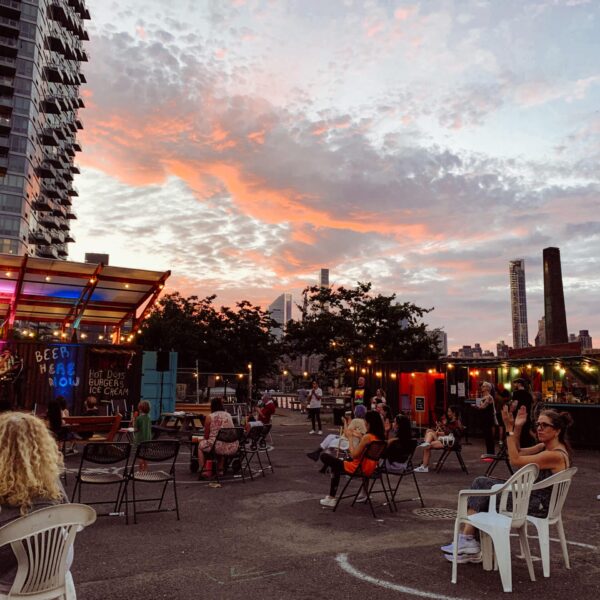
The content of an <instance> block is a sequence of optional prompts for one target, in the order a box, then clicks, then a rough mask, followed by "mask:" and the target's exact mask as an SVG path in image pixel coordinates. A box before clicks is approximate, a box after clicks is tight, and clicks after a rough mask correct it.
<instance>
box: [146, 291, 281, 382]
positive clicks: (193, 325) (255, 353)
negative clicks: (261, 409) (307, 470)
mask: <svg viewBox="0 0 600 600" xmlns="http://www.w3.org/2000/svg"><path fill="white" fill-rule="evenodd" d="M215 298H216V296H214V295H212V296H207V297H206V298H202V299H200V298H198V297H197V296H190V297H188V298H185V297H183V296H182V295H181V294H179V293H177V292H175V293H173V294H167V295H165V296H164V297H163V298H161V299H160V300H159V302H158V303H157V305H156V307H155V308H154V309H153V310H152V312H151V313H150V316H149V318H148V319H147V320H146V321H145V322H144V325H143V327H142V329H141V336H140V340H139V343H140V344H141V345H142V346H143V347H144V348H145V349H147V350H160V349H162V350H174V351H176V352H177V353H178V355H179V365H180V366H181V367H194V366H195V365H196V360H197V361H198V366H199V370H200V371H205V372H214V373H219V372H221V373H224V372H228V373H239V372H243V373H246V372H247V371H248V363H249V362H251V363H252V371H253V376H254V379H255V381H260V379H261V378H263V377H265V376H267V375H268V374H270V373H271V372H273V370H274V369H275V368H276V362H277V359H278V358H279V356H280V348H279V343H278V342H277V339H276V338H275V336H273V335H272V334H271V333H270V328H271V327H272V326H273V325H274V321H273V320H272V319H271V317H270V316H269V313H268V312H266V311H263V310H262V309H261V308H260V307H258V306H253V305H252V304H251V303H250V302H248V301H246V300H242V301H241V302H237V303H236V305H235V307H234V308H230V307H227V306H221V307H220V308H218V309H217V308H216V307H215V306H214V300H215Z"/></svg>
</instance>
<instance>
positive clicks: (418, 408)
mask: <svg viewBox="0 0 600 600" xmlns="http://www.w3.org/2000/svg"><path fill="white" fill-rule="evenodd" d="M415 412H425V396H415Z"/></svg>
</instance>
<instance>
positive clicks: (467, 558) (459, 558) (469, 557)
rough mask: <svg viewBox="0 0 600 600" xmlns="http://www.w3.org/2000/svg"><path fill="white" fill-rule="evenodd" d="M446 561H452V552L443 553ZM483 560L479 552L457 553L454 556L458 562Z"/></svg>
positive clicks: (478, 561)
mask: <svg viewBox="0 0 600 600" xmlns="http://www.w3.org/2000/svg"><path fill="white" fill-rule="evenodd" d="M444 556H445V557H446V560H447V561H450V562H452V561H453V560H454V556H453V555H452V554H444ZM482 561H483V558H482V557H481V552H480V553H479V554H459V555H458V556H457V557H456V562H457V563H459V564H463V563H480V562H482Z"/></svg>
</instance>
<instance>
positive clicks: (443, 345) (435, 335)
mask: <svg viewBox="0 0 600 600" xmlns="http://www.w3.org/2000/svg"><path fill="white" fill-rule="evenodd" d="M429 335H430V336H431V339H432V340H434V341H435V343H436V344H437V347H438V349H439V351H440V356H448V334H447V333H446V332H445V331H444V330H443V329H439V328H436V329H432V330H431V331H430V333H429Z"/></svg>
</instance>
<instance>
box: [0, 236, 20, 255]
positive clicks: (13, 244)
mask: <svg viewBox="0 0 600 600" xmlns="http://www.w3.org/2000/svg"><path fill="white" fill-rule="evenodd" d="M0 252H2V254H19V241H18V240H5V239H2V238H0Z"/></svg>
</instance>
